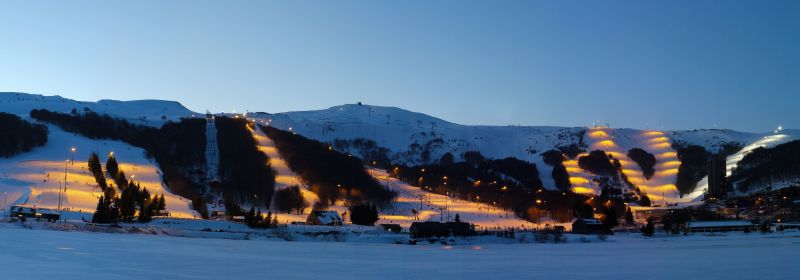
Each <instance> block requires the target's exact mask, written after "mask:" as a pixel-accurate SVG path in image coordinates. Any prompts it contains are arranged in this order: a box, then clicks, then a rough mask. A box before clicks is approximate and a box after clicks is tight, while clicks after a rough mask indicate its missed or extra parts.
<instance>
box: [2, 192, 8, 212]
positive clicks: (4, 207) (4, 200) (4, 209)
mask: <svg viewBox="0 0 800 280" xmlns="http://www.w3.org/2000/svg"><path fill="white" fill-rule="evenodd" d="M7 196H8V192H3V217H5V216H6V197H7Z"/></svg>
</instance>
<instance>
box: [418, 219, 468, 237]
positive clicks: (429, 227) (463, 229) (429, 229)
mask: <svg viewBox="0 0 800 280" xmlns="http://www.w3.org/2000/svg"><path fill="white" fill-rule="evenodd" d="M409 232H410V233H411V238H442V237H450V236H473V235H476V233H475V226H474V225H472V224H470V223H464V222H447V223H440V222H414V223H412V224H411V228H409Z"/></svg>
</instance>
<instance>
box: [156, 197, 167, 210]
mask: <svg viewBox="0 0 800 280" xmlns="http://www.w3.org/2000/svg"><path fill="white" fill-rule="evenodd" d="M157 209H158V210H167V201H166V200H164V194H163V193H162V194H161V197H159V198H158V208H157Z"/></svg>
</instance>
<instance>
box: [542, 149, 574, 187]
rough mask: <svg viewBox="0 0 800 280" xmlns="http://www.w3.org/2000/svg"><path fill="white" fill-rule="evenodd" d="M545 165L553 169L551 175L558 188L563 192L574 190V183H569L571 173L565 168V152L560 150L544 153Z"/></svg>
mask: <svg viewBox="0 0 800 280" xmlns="http://www.w3.org/2000/svg"><path fill="white" fill-rule="evenodd" d="M542 158H543V159H544V163H546V164H548V165H550V166H552V167H553V172H552V173H551V174H550V175H551V176H552V177H553V181H554V182H555V184H556V188H558V189H559V190H561V191H568V190H571V189H572V183H571V182H570V181H569V172H567V167H566V166H564V161H565V160H566V159H567V158H566V156H565V155H564V153H563V152H561V151H559V150H549V151H546V152H544V153H542Z"/></svg>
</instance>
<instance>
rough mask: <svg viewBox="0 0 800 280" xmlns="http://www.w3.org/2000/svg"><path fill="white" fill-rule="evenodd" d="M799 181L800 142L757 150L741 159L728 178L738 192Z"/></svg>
mask: <svg viewBox="0 0 800 280" xmlns="http://www.w3.org/2000/svg"><path fill="white" fill-rule="evenodd" d="M798 179H800V140H795V141H792V142H788V143H785V144H781V145H778V146H775V147H773V148H769V149H767V148H757V149H755V150H753V151H752V152H751V153H748V154H747V155H745V156H744V158H742V160H741V161H740V162H739V164H738V165H737V167H736V168H735V169H734V170H733V174H732V175H731V177H730V181H731V182H735V183H737V187H738V191H742V192H746V191H749V190H751V189H753V188H756V187H766V186H771V185H772V184H775V183H784V184H785V183H787V182H792V181H796V180H798Z"/></svg>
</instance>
